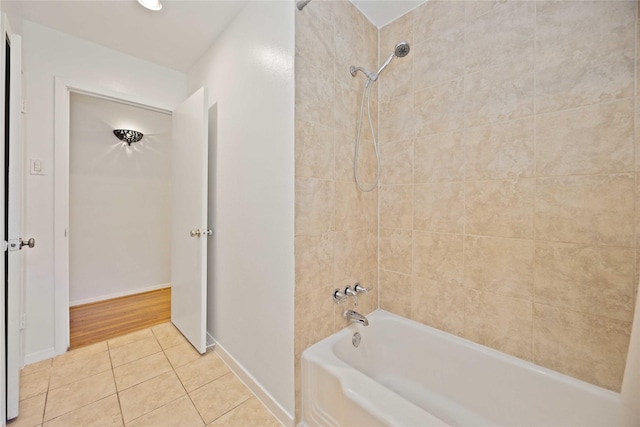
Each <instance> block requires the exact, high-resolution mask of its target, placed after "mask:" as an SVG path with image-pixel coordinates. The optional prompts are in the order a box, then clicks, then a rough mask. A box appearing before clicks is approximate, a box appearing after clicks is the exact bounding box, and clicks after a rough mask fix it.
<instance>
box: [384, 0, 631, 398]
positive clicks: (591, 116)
mask: <svg viewBox="0 0 640 427" xmlns="http://www.w3.org/2000/svg"><path fill="white" fill-rule="evenodd" d="M636 9H637V3H636V2H624V1H616V2H606V1H602V2H593V1H579V2H571V1H569V2H559V1H548V2H547V1H536V2H533V1H496V2H492V1H477V2H473V1H470V2H462V1H446V2H437V1H430V2H428V3H427V4H424V5H422V6H421V7H419V8H417V9H415V10H413V11H412V12H410V13H408V14H407V15H405V16H403V17H401V18H399V19H398V20H396V21H394V22H393V23H392V24H390V25H388V26H386V27H384V28H382V29H381V30H380V57H381V58H382V57H386V55H387V54H388V53H387V52H391V51H392V49H393V46H394V45H395V43H396V42H398V41H400V40H407V41H409V42H410V43H411V53H410V54H409V56H407V57H406V58H404V59H400V60H397V61H394V63H393V64H392V65H391V67H389V70H388V72H386V73H385V74H384V75H383V76H382V77H381V78H380V111H381V115H380V134H381V151H382V168H383V180H382V186H381V188H380V201H381V203H380V287H381V289H380V305H381V308H383V309H387V310H390V311H393V312H396V313H399V314H401V315H403V316H407V317H410V318H412V319H414V320H417V321H420V322H423V323H426V324H429V325H432V326H435V327H437V328H440V329H443V330H445V331H448V332H451V333H454V334H457V335H460V336H463V337H465V338H468V339H470V340H473V341H475V342H478V343H481V344H484V345H487V346H490V347H493V348H496V349H498V350H501V351H504V352H507V353H510V354H513V355H515V356H517V357H520V358H523V359H526V360H530V361H533V362H535V363H537V364H540V365H542V366H546V367H549V368H552V369H555V370H558V371H560V372H564V373H566V374H569V375H572V376H574V377H577V378H580V379H583V380H586V381H589V382H591V383H594V384H598V385H600V386H603V387H606V388H609V389H612V390H619V388H620V384H621V380H622V375H623V369H624V363H625V357H626V351H627V347H628V341H629V334H630V327H631V324H630V322H631V319H632V313H633V308H634V307H633V301H634V298H633V296H634V288H635V283H636V282H637V274H636V270H637V256H636V249H637V247H638V238H637V233H636V230H637V228H638V224H640V222H639V220H638V215H636V210H637V209H636V204H637V200H640V198H639V196H638V193H639V192H638V185H637V181H638V179H637V173H638V172H639V171H640V161H639V160H638V159H639V157H638V154H637V153H638V152H640V150H637V148H636V133H635V130H634V126H635V123H634V118H635V117H637V114H638V111H637V110H636V109H635V99H634V84H635V75H636V74H635V73H636V68H635V67H636V56H637V55H636V36H635V34H636V23H637V16H638V15H637V12H636Z"/></svg>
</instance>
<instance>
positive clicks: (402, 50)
mask: <svg viewBox="0 0 640 427" xmlns="http://www.w3.org/2000/svg"><path fill="white" fill-rule="evenodd" d="M410 50H411V47H410V46H409V43H407V42H400V43H398V44H397V45H396V48H395V50H394V51H393V54H394V55H395V56H397V57H398V58H404V57H405V56H407V55H408V54H409V51H410Z"/></svg>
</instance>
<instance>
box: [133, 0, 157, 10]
mask: <svg viewBox="0 0 640 427" xmlns="http://www.w3.org/2000/svg"><path fill="white" fill-rule="evenodd" d="M138 3H140V4H141V5H143V6H144V7H146V8H147V9H149V10H156V11H158V10H160V9H162V3H160V0H138Z"/></svg>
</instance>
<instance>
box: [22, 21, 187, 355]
mask: <svg viewBox="0 0 640 427" xmlns="http://www.w3.org/2000/svg"><path fill="white" fill-rule="evenodd" d="M22 31H23V69H24V79H23V81H24V86H25V100H26V103H27V114H26V117H25V122H26V124H25V146H26V151H25V153H26V155H25V157H26V158H27V159H29V158H38V159H41V160H43V162H44V167H45V175H27V176H26V180H25V184H26V186H25V197H26V201H25V226H24V229H25V233H26V235H28V236H29V237H35V238H36V241H37V243H36V247H35V248H34V249H33V250H30V251H29V252H28V253H26V255H25V262H26V263H27V266H28V268H27V270H26V277H25V284H26V314H27V330H26V356H25V359H26V362H27V363H29V362H34V361H37V360H41V359H44V358H46V357H50V356H52V355H53V348H54V279H53V265H54V251H53V169H52V166H53V129H54V121H53V120H54V99H53V94H54V76H58V77H62V78H64V79H68V80H71V81H79V82H83V83H87V84H91V85H94V86H98V87H103V88H105V89H107V90H110V91H117V92H121V93H124V94H128V95H131V96H140V97H144V98H148V99H149V100H153V101H154V104H156V105H157V106H159V107H168V108H173V107H174V106H175V105H177V104H178V103H179V102H180V101H182V100H183V99H184V98H185V97H186V81H187V79H186V76H185V75H184V74H182V73H179V72H177V71H173V70H170V69H167V68H164V67H160V66H157V65H154V64H151V63H148V62H146V61H142V60H139V59H137V58H134V57H131V56H128V55H124V54H122V53H119V52H116V51H114V50H111V49H107V48H104V47H102V46H99V45H96V44H93V43H90V42H87V41H84V40H81V39H78V38H75V37H72V36H69V35H66V34H63V33H60V32H57V31H53V30H50V29H48V28H45V27H43V26H40V25H38V24H34V23H32V22H28V21H25V22H24V23H23V25H22Z"/></svg>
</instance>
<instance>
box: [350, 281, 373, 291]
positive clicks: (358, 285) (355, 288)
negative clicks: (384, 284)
mask: <svg viewBox="0 0 640 427" xmlns="http://www.w3.org/2000/svg"><path fill="white" fill-rule="evenodd" d="M353 289H354V290H355V291H356V292H358V293H359V294H366V293H367V292H369V291H370V290H371V289H372V288H371V287H369V288H365V287H364V286H362V285H361V284H360V283H356V284H355V286H354V287H353Z"/></svg>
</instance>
